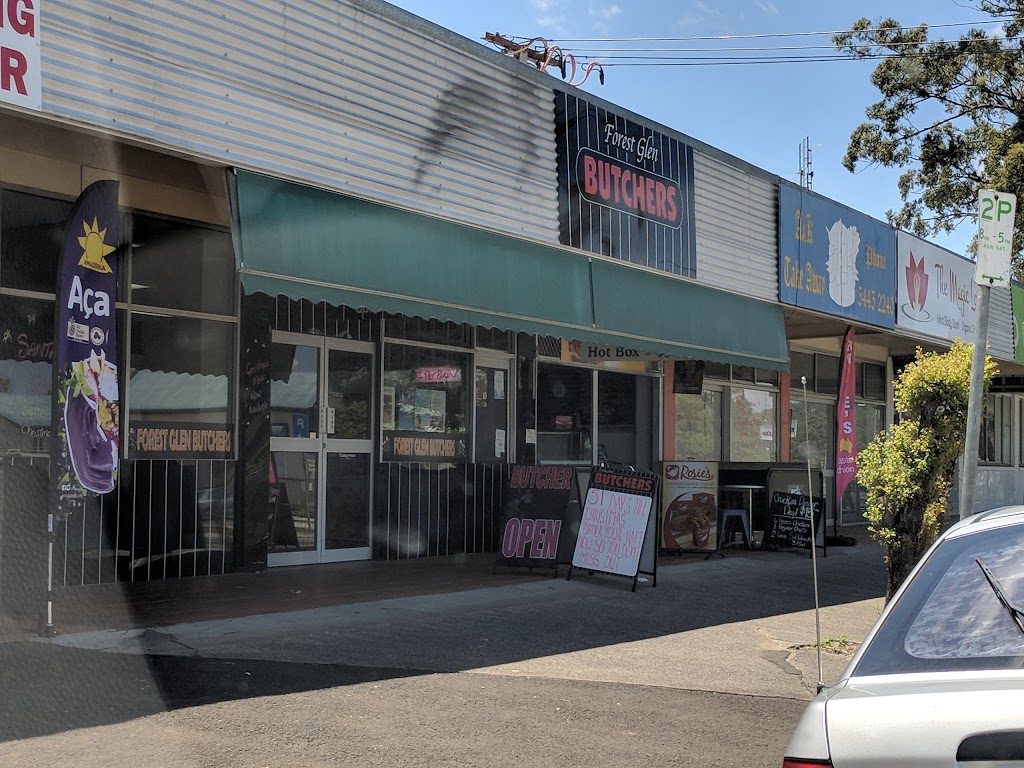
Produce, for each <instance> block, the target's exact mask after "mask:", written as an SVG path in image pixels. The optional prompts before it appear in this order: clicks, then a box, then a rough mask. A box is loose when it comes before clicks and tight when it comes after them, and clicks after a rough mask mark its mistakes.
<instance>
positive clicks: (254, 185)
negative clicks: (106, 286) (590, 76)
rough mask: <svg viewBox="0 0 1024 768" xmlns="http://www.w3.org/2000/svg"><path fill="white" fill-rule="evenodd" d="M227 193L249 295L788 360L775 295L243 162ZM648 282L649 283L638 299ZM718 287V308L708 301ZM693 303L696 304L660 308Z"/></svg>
mask: <svg viewBox="0 0 1024 768" xmlns="http://www.w3.org/2000/svg"><path fill="white" fill-rule="evenodd" d="M234 194H235V206H236V211H235V213H236V217H237V218H236V226H237V228H238V233H239V239H240V250H241V254H240V255H241V262H242V269H241V273H242V285H243V286H244V287H245V290H246V291H247V292H249V293H255V292H260V293H266V294H269V295H277V294H283V295H285V296H289V297H291V298H295V299H300V298H301V299H309V300H311V301H327V302H330V303H332V304H335V305H345V306H349V307H353V308H366V309H368V310H372V311H377V312H389V313H394V314H403V315H410V316H417V317H425V318H435V319H440V320H450V321H453V322H459V323H470V324H473V325H482V326H485V327H493V328H501V329H504V330H513V331H522V332H526V333H535V334H540V335H546V336H556V337H560V338H567V339H578V340H580V341H589V342H594V343H597V344H605V345H622V346H627V347H629V348H631V349H640V350H643V351H646V352H653V353H659V354H664V355H668V356H671V357H679V358H698V359H703V360H712V361H720V362H731V363H736V364H740V365H755V366H759V367H763V368H769V367H770V368H785V366H786V355H785V348H786V342H785V326H784V323H783V318H782V309H781V307H779V306H777V305H772V304H767V303H765V302H759V301H755V300H752V299H744V298H743V297H740V296H733V295H732V294H726V293H723V292H721V291H715V290H714V289H710V288H706V287H704V286H700V285H697V284H696V283H693V282H690V281H685V280H679V279H674V278H672V277H671V276H661V275H657V274H653V273H650V272H647V271H644V270H639V269H634V268H629V267H625V266H619V265H617V264H609V263H607V262H606V261H604V260H602V259H600V258H594V259H591V258H588V257H587V256H586V255H585V254H581V253H578V252H574V251H570V250H567V249H562V248H556V247H552V246H545V245H541V244H538V243H533V242H529V241H525V240H516V239H513V238H510V237H505V236H502V235H498V234H495V233H491V232H486V231H484V230H479V229H474V228H472V227H466V226H462V225H459V224H455V223H452V222H448V221H444V220H442V219H435V218H432V217H429V216H424V215H420V214H415V213H411V212H408V211H402V210H399V209H396V208H390V207H387V206H383V205H378V204H376V203H370V202H367V201H365V200H359V199H356V198H351V197H347V196H345V195H340V194H337V193H333V192H326V191H323V190H318V189H313V188H310V187H305V186H302V185H299V184H294V183H291V182H286V181H281V180H278V179H272V178H269V177H265V176H260V175H256V174H252V173H248V172H245V171H238V172H237V173H236V187H235V191H234ZM609 280H610V281H612V282H611V284H610V285H607V282H608V281H609ZM616 281H618V282H616ZM645 291H652V292H653V293H651V294H650V296H649V298H645V295H644V292H645ZM625 297H629V301H628V303H624V298H625ZM693 297H698V299H696V300H695V299H694V298H693ZM715 297H717V299H718V300H719V301H720V302H723V304H721V306H724V307H726V309H725V310H721V311H719V310H716V311H714V312H712V311H711V310H713V309H714V307H715V306H716V303H715ZM695 301H696V303H697V304H698V306H699V309H693V310H679V309H670V308H672V307H677V308H678V307H684V306H689V305H691V304H693V303H694V302H695ZM662 312H665V313H666V316H662V314H661V313H662ZM667 313H671V318H675V319H671V318H670V317H669V316H668V314H667ZM686 317H693V318H694V319H695V320H697V321H699V322H698V324H697V325H693V324H691V323H688V322H686V321H685V318H686ZM712 317H714V321H715V323H716V324H721V325H722V326H727V327H724V328H723V327H716V328H715V329H714V333H713V335H711V336H709V335H708V334H709V331H708V329H707V328H705V327H704V324H707V325H710V319H711V318H712ZM652 323H653V324H652ZM748 329H755V330H754V331H751V332H750V335H751V337H752V338H754V339H757V340H764V339H768V338H769V337H770V336H771V335H772V333H774V334H775V335H776V338H774V339H772V343H771V344H768V345H767V346H766V347H761V346H755V345H753V344H748V343H745V335H746V334H747V333H748ZM712 338H713V339H716V340H717V339H721V340H723V341H722V346H718V347H716V346H715V344H714V343H712V342H711V340H712ZM779 349H781V351H782V354H781V355H780V356H777V357H773V355H774V354H775V352H777V350H779ZM748 350H749V351H748ZM751 352H752V353H753V354H751Z"/></svg>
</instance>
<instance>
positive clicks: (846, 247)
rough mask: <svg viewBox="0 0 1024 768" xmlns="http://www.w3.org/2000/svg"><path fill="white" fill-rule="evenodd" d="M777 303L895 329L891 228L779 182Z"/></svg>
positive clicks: (893, 249)
mask: <svg viewBox="0 0 1024 768" xmlns="http://www.w3.org/2000/svg"><path fill="white" fill-rule="evenodd" d="M779 300H780V301H782V303H784V304H791V305H793V306H795V307H803V308H805V309H812V310H816V311H818V312H825V313H827V314H830V315H835V316H836V317H843V318H847V319H849V320H856V321H859V322H862V323H868V324H871V325H875V326H880V327H882V328H893V327H894V326H895V323H896V300H897V296H896V236H895V232H894V231H893V229H892V227H890V226H889V225H887V224H884V223H882V222H880V221H877V220H875V219H872V218H870V217H869V216H865V215H864V214H862V213H858V212H857V211H852V210H850V209H849V208H845V207H843V206H841V205H839V204H838V203H834V202H832V201H831V200H827V199H825V198H823V197H819V196H817V195H815V194H813V193H811V192H809V191H807V190H804V189H800V188H799V187H795V186H792V185H790V184H780V185H779Z"/></svg>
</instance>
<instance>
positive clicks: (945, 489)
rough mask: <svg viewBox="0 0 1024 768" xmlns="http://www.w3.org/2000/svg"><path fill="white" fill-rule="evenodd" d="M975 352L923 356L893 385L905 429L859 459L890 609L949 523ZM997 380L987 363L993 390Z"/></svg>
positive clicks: (961, 346) (887, 434) (955, 349)
mask: <svg viewBox="0 0 1024 768" xmlns="http://www.w3.org/2000/svg"><path fill="white" fill-rule="evenodd" d="M972 346H973V345H971V344H966V343H964V342H962V341H955V342H954V343H953V346H952V348H951V349H950V350H949V351H948V352H946V353H944V354H936V353H934V352H922V351H921V350H920V349H918V351H917V357H916V358H915V360H914V362H912V363H911V364H910V365H908V366H907V367H906V368H904V369H903V371H902V372H901V373H900V375H899V377H897V379H896V381H895V382H894V383H893V388H894V391H895V405H896V412H897V413H898V415H899V419H898V422H897V423H896V424H895V425H894V426H893V427H892V428H891V429H889V430H886V431H883V432H881V433H879V435H878V436H877V437H876V438H875V439H874V440H872V441H871V442H870V443H869V444H868V446H867V447H866V448H865V449H864V450H863V451H861V452H860V454H859V455H858V457H857V464H858V466H859V472H858V479H859V480H860V482H861V484H862V485H864V487H865V488H867V492H868V511H867V518H868V520H869V521H870V522H871V525H870V526H869V527H868V530H869V531H870V532H871V534H872V536H874V538H875V539H877V540H878V541H879V542H881V543H882V544H883V545H885V548H886V556H885V562H886V568H887V570H888V586H887V589H886V597H885V599H886V601H887V602H888V600H889V598H891V597H892V596H893V593H894V592H895V591H896V589H897V588H898V587H899V586H900V584H902V583H903V580H904V579H905V578H906V576H907V574H908V573H909V572H910V569H911V568H913V567H914V564H915V563H917V561H918V560H920V559H921V556H922V555H923V554H924V552H925V550H926V549H927V548H928V547H929V546H930V545H931V544H932V542H934V541H935V538H936V537H937V536H938V534H939V532H940V531H941V530H942V526H943V524H944V523H945V520H946V508H947V505H948V501H949V492H950V489H951V488H952V485H953V479H954V475H955V472H956V467H957V459H958V458H959V457H960V456H961V455H963V452H964V439H965V432H966V429H967V427H966V425H967V400H968V395H969V392H970V375H971V349H972ZM996 372H997V371H996V364H995V362H993V360H992V358H990V357H987V358H986V361H985V375H984V384H985V387H986V388H987V387H988V383H989V382H990V381H991V379H992V377H993V376H994V375H995V374H996Z"/></svg>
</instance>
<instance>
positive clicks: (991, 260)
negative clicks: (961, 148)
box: [960, 189, 1017, 520]
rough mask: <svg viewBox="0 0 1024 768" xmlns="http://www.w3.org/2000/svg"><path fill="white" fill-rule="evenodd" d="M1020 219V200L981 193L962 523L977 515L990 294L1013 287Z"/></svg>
mask: <svg viewBox="0 0 1024 768" xmlns="http://www.w3.org/2000/svg"><path fill="white" fill-rule="evenodd" d="M1016 216H1017V198H1016V196H1015V195H1012V194H1010V193H1009V192H997V191H996V190H994V189H982V190H979V191H978V238H977V246H978V260H977V263H976V264H975V267H974V282H975V283H977V285H978V289H977V290H978V294H977V296H978V315H977V324H976V325H975V329H974V349H973V350H972V352H971V384H970V391H969V394H968V399H967V434H966V436H965V438H964V456H963V467H962V470H961V473H960V519H961V520H964V519H965V518H968V517H970V516H971V515H973V514H974V491H975V487H976V486H977V484H978V479H977V478H978V438H979V436H980V434H981V417H982V412H983V410H984V408H983V406H984V404H983V403H982V401H981V395H982V392H983V390H984V387H985V343H986V342H987V341H988V315H989V303H990V300H991V297H990V295H989V294H990V293H991V292H992V286H993V285H995V284H996V283H1000V284H1002V285H1009V284H1010V257H1011V255H1012V253H1013V230H1014V223H1015V220H1016Z"/></svg>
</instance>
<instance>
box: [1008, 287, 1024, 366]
mask: <svg viewBox="0 0 1024 768" xmlns="http://www.w3.org/2000/svg"><path fill="white" fill-rule="evenodd" d="M1010 300H1011V303H1012V306H1013V359H1014V362H1018V363H1024V287H1022V286H1021V285H1019V284H1017V283H1013V284H1012V285H1011V286H1010Z"/></svg>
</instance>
